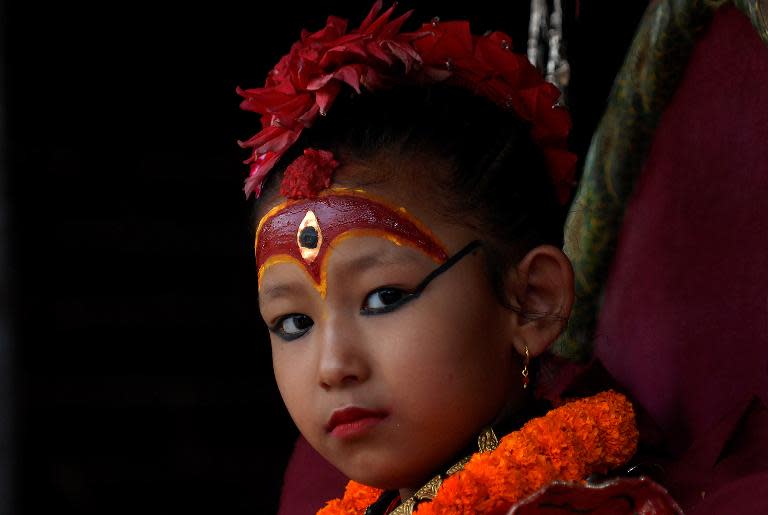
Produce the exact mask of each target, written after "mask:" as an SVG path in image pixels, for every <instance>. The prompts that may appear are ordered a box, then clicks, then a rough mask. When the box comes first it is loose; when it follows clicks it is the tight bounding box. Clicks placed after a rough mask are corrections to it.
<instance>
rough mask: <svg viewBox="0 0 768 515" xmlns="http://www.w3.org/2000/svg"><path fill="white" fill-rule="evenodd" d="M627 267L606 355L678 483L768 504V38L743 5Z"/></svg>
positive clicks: (671, 142) (714, 59)
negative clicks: (652, 427) (763, 482)
mask: <svg viewBox="0 0 768 515" xmlns="http://www.w3.org/2000/svg"><path fill="white" fill-rule="evenodd" d="M613 263H614V264H613V269H612V272H611V276H610V279H609V281H608V285H607V290H606V295H605V303H604V306H603V308H602V310H601V313H600V321H599V324H598V330H597V336H596V354H597V357H598V358H599V359H600V360H601V361H602V362H603V364H604V366H605V367H606V369H607V370H608V371H609V372H610V373H611V374H612V375H613V376H614V377H615V378H616V379H617V380H618V381H619V382H620V383H621V384H622V385H623V386H624V387H626V388H627V389H628V391H629V392H630V393H631V395H632V396H633V397H634V399H635V400H637V401H638V402H639V404H640V405H641V406H642V408H643V409H644V410H645V411H646V412H647V414H648V415H649V416H650V417H651V419H652V420H653V421H654V422H655V424H656V425H657V426H658V429H659V430H660V433H661V436H662V437H663V439H664V441H665V443H666V446H665V447H666V448H665V451H666V452H667V453H668V455H669V456H671V457H672V462H671V463H668V464H667V465H666V466H667V469H668V473H667V479H666V481H663V482H664V484H665V485H666V486H667V487H668V488H669V490H670V493H671V494H672V495H673V497H675V498H676V499H677V500H678V501H679V502H680V503H681V505H682V507H683V509H684V510H686V512H690V513H693V514H696V515H699V514H704V513H759V512H763V513H764V512H765V511H761V510H759V509H756V507H758V506H763V507H765V505H766V499H768V488H765V487H763V488H760V489H755V488H753V485H754V483H755V482H756V481H758V479H757V478H759V477H762V478H763V479H765V476H766V474H768V411H767V410H766V406H768V47H766V45H765V44H764V43H762V42H761V41H760V39H759V38H758V36H757V34H756V32H755V30H754V28H753V27H752V26H751V25H750V23H749V21H748V20H747V18H746V17H745V16H743V15H742V14H741V13H740V12H738V11H737V10H736V9H735V8H734V7H732V6H727V7H724V8H722V9H721V10H719V11H718V13H717V14H716V16H715V18H714V20H713V23H712V25H711V26H710V28H709V30H708V31H707V33H706V34H705V35H704V36H703V38H702V39H701V40H700V42H699V43H698V44H697V45H696V48H695V50H694V53H693V55H692V57H691V60H690V62H689V66H688V68H687V70H686V73H685V76H684V79H683V81H682V83H681V84H680V86H679V89H678V90H677V92H676V93H675V96H674V98H673V100H672V102H671V104H670V105H669V106H668V108H667V109H666V111H665V112H664V115H663V116H662V119H661V122H660V125H659V127H658V129H657V131H656V134H655V139H654V141H653V144H652V147H651V150H650V155H649V159H648V161H647V162H646V166H645V169H644V172H643V176H642V177H641V179H640V182H639V184H638V186H637V188H636V191H635V194H634V197H633V199H632V200H631V202H630V205H629V208H628V212H627V216H626V219H625V223H624V227H623V229H622V232H621V237H620V241H619V248H618V252H617V254H616V256H615V259H614V261H613ZM725 492H727V495H726V493H725ZM723 496H726V497H727V498H728V499H730V500H728V501H725V502H734V503H735V502H740V503H742V504H738V506H739V508H738V509H737V508H736V505H734V506H731V507H730V508H728V509H722V506H724V505H722V504H718V503H720V500H722V499H724V497H723ZM713 499H717V500H713Z"/></svg>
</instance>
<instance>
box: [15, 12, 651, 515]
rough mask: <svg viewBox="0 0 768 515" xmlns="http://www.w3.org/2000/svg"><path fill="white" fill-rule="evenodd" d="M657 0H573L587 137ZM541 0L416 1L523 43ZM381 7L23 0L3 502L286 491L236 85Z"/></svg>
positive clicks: (216, 497) (578, 111)
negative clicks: (335, 23)
mask: <svg viewBox="0 0 768 515" xmlns="http://www.w3.org/2000/svg"><path fill="white" fill-rule="evenodd" d="M645 3H646V2H644V1H638V0H633V1H632V2H613V1H609V0H582V2H580V5H579V6H578V12H577V6H576V4H575V2H566V4H565V5H566V23H567V25H566V29H567V38H568V39H567V44H568V49H567V51H568V54H569V60H570V62H571V66H572V84H571V89H570V99H569V102H570V106H571V109H572V112H573V116H574V121H575V126H574V135H573V147H574V149H575V150H576V151H578V152H579V154H580V155H582V156H583V155H584V152H585V150H586V146H587V144H588V142H589V137H590V135H591V133H592V131H593V130H594V126H595V124H596V122H597V120H598V119H599V116H600V114H601V112H602V110H603V107H604V103H605V99H606V96H607V94H608V91H609V89H610V86H611V80H612V78H613V76H614V74H615V73H616V71H617V69H618V67H619V65H620V64H621V61H622V58H623V55H624V53H625V51H626V48H627V45H628V44H629V41H630V39H631V37H632V34H633V31H634V28H635V26H636V24H637V22H638V21H639V18H640V15H641V13H642V10H643V8H644V7H645ZM528 5H529V2H527V1H524V0H510V1H508V2H498V1H495V2H492V1H483V0H475V1H473V2H464V3H462V4H461V5H456V6H453V5H452V6H448V5H446V4H445V3H444V2H437V1H418V2H416V1H410V2H402V4H401V8H402V9H403V10H404V9H406V8H409V7H416V9H417V12H416V15H415V19H416V20H417V21H418V22H421V21H425V20H428V19H430V18H431V17H432V16H435V15H439V16H440V17H441V18H442V19H444V20H447V19H451V18H458V17H464V18H469V19H470V20H471V22H472V26H473V28H474V31H475V32H484V31H485V30H488V29H501V30H505V31H507V32H509V33H511V34H512V36H513V39H514V41H515V42H516V49H517V50H521V51H524V50H525V40H526V33H527V23H528V22H527V16H528ZM501 6H505V7H501ZM368 7H369V3H368V2H360V1H356V2H353V1H350V0H348V1H341V0H337V1H328V2H323V3H319V2H318V3H306V2H302V3H296V2H260V1H256V0H253V1H251V2H243V1H237V2H226V1H225V2H219V3H207V5H206V3H192V2H190V1H186V2H182V1H177V0H173V1H165V2H149V1H146V0H138V1H133V2H128V3H121V4H116V3H107V2H102V3H101V4H92V3H83V2H77V1H54V0H41V1H36V2H30V1H20V0H16V1H6V3H5V4H4V6H3V10H4V13H3V17H2V19H3V20H4V22H3V27H2V32H3V37H4V41H3V48H4V56H3V58H4V59H3V67H4V77H3V78H4V84H3V94H4V99H3V100H4V102H3V103H4V109H5V113H4V116H5V120H4V123H5V142H4V144H5V156H4V159H5V166H4V168H3V169H4V172H5V173H4V176H3V177H0V179H1V180H3V181H4V182H5V190H6V192H5V198H4V199H2V202H3V211H4V214H5V216H7V217H10V218H9V220H10V226H9V227H10V231H5V233H4V234H3V237H4V238H5V240H6V241H5V242H3V244H5V245H6V246H7V251H6V255H7V257H8V259H9V265H8V266H6V268H5V270H3V276H2V277H0V279H2V278H3V277H4V280H5V283H6V284H7V288H6V291H5V292H4V295H5V297H6V300H8V299H10V304H9V305H8V306H9V307H8V309H7V310H6V312H4V313H3V314H2V315H3V317H7V316H8V315H9V314H10V317H11V321H12V333H11V335H12V337H13V338H12V342H13V347H12V352H8V351H3V354H0V360H5V363H9V362H10V363H11V366H10V367H4V370H5V371H6V372H8V371H10V375H7V376H6V377H4V381H5V382H6V384H11V385H12V390H11V392H12V394H11V400H12V404H11V405H10V409H9V410H4V411H6V412H7V413H6V414H3V415H2V416H4V417H5V419H4V420H2V422H1V423H2V425H3V427H4V428H5V429H6V430H7V429H8V428H11V429H12V431H13V432H12V435H13V439H12V444H13V445H12V448H13V454H12V458H13V466H12V469H11V472H12V478H13V483H12V491H13V498H12V499H10V498H9V499H5V500H4V501H3V502H0V509H2V506H3V505H5V506H7V505H8V504H7V502H8V501H12V502H13V505H12V506H13V507H12V508H11V509H12V512H13V513H14V514H17V513H18V514H49V513H56V514H58V515H67V514H129V513H131V514H136V513H141V514H142V515H154V514H181V513H184V514H189V515H193V514H203V513H206V514H211V513H216V514H218V513H227V514H246V513H250V514H254V513H274V512H275V510H276V507H277V502H278V498H279V485H280V481H281V476H282V473H283V469H284V467H285V462H286V460H287V457H288V455H289V453H290V450H291V445H292V442H293V441H294V439H295V437H296V436H297V433H296V430H295V428H294V427H293V425H292V423H291V421H290V419H289V418H288V415H287V413H286V411H285V409H284V408H283V407H282V402H281V400H280V397H279V393H278V392H277V389H276V388H275V386H274V381H273V378H272V370H271V362H270V355H269V347H268V344H267V342H266V340H265V330H264V328H263V327H262V325H261V322H260V317H259V315H258V308H257V305H256V274H255V266H254V262H253V257H252V241H251V234H250V228H249V226H248V224H249V210H250V205H249V203H247V202H246V201H245V200H244V198H243V195H242V191H241V187H242V181H243V180H244V178H245V174H246V172H247V167H246V166H245V165H243V164H241V161H242V160H243V159H245V158H246V157H247V152H246V151H244V150H241V149H240V148H239V147H238V146H237V145H236V140H238V139H246V138H247V137H249V136H250V135H252V134H253V133H255V132H256V131H257V130H258V117H257V116H256V115H254V114H252V113H246V112H244V111H240V110H239V108H238V104H239V97H238V96H237V95H236V94H235V87H236V86H238V85H239V86H242V87H257V86H260V85H261V84H262V83H263V79H264V77H265V75H266V72H267V71H268V70H269V68H271V66H272V65H274V63H275V62H277V59H278V58H279V56H280V55H282V54H283V53H285V52H286V51H287V50H288V48H289V46H290V44H291V43H292V42H293V41H295V40H296V39H297V37H298V34H299V31H300V29H301V28H302V27H307V28H310V29H311V30H317V29H319V28H321V27H322V25H323V23H324V20H325V17H326V15H327V14H330V13H334V14H338V15H340V16H342V17H347V18H350V19H351V23H352V26H356V25H357V24H358V23H359V22H360V21H361V20H362V18H363V17H364V16H365V14H366V12H367V10H368ZM0 284H2V282H0ZM3 305H4V306H6V305H5V304H3ZM8 360H11V361H8ZM2 402H3V399H0V403H2ZM8 413H10V414H12V415H13V417H12V418H9V417H8V416H7V415H8ZM0 492H2V490H1V489H0ZM4 503H5V504H4Z"/></svg>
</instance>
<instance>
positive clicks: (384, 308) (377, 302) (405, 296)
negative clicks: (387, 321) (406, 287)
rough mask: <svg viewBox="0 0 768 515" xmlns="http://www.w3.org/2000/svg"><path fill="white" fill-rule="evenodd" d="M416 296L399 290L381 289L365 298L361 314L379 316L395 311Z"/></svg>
mask: <svg viewBox="0 0 768 515" xmlns="http://www.w3.org/2000/svg"><path fill="white" fill-rule="evenodd" d="M413 298H414V295H413V294H412V293H409V292H407V291H403V290H400V289H398V288H379V289H378V290H374V291H373V292H371V293H370V294H368V296H367V297H366V298H365V302H363V307H362V308H360V313H362V314H363V315H379V314H382V313H389V312H390V311H394V310H396V309H397V308H399V307H400V306H402V305H403V304H405V303H406V302H408V301H409V300H412V299H413Z"/></svg>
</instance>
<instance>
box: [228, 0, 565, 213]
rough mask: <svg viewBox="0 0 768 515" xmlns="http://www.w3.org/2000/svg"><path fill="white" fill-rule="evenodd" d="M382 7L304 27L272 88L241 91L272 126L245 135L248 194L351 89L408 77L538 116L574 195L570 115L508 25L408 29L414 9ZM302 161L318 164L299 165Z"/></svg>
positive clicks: (555, 170) (558, 178)
mask: <svg viewBox="0 0 768 515" xmlns="http://www.w3.org/2000/svg"><path fill="white" fill-rule="evenodd" d="M381 9H382V0H377V1H376V2H375V3H374V5H373V7H372V8H371V10H370V12H369V13H368V16H367V17H366V18H365V20H363V22H362V24H361V25H360V27H359V28H357V29H353V30H347V21H346V20H343V19H341V18H338V17H335V16H330V17H329V18H328V20H327V23H326V26H325V27H324V28H322V29H321V30H319V31H317V32H313V33H310V32H308V31H306V30H304V31H302V33H301V39H300V40H299V41H297V42H296V43H294V44H293V46H292V47H291V50H290V52H289V53H288V54H287V55H285V56H283V57H282V59H280V61H279V62H278V63H277V65H276V66H275V67H274V68H273V69H272V70H271V71H270V72H269V75H268V77H267V80H266V83H265V85H264V87H261V88H254V89H246V90H242V89H240V88H238V89H237V92H238V93H239V94H240V95H241V96H242V97H244V100H243V101H242V103H241V107H242V108H243V109H245V110H248V111H253V112H256V113H259V114H260V115H261V124H262V130H261V131H260V132H259V133H257V134H256V135H255V136H253V137H252V138H250V139H248V140H247V141H244V142H240V145H241V146H242V147H244V148H250V149H252V154H251V157H250V158H249V159H248V160H247V161H246V163H247V164H249V165H250V174H249V177H248V179H247V180H246V182H245V188H244V191H245V194H246V197H249V196H250V195H251V194H255V195H256V197H258V196H259V195H260V194H261V188H262V185H263V183H264V181H265V179H266V177H267V176H268V174H269V173H270V171H271V170H272V169H273V167H274V166H275V164H276V163H277V162H278V160H279V159H280V158H281V157H282V156H283V155H284V154H285V152H286V151H287V150H288V149H289V148H290V147H291V146H292V145H293V144H294V143H295V142H296V141H297V140H298V139H299V136H301V133H302V131H303V130H304V129H306V128H308V127H311V126H312V124H313V122H314V121H315V120H316V119H317V117H318V116H324V115H326V114H327V113H328V111H329V109H330V108H331V106H332V104H333V101H334V100H335V99H336V97H337V95H338V94H339V92H340V91H342V88H345V87H351V88H352V89H354V90H355V91H356V92H357V93H361V92H362V90H363V89H367V90H370V91H375V90H378V89H383V88H386V87H390V86H392V85H395V84H398V83H406V82H415V83H423V84H431V83H436V82H444V81H445V82H447V83H451V84H454V85H456V86H458V87H462V88H466V89H470V90H472V91H474V92H475V93H476V94H478V95H481V96H484V97H486V98H488V99H490V100H492V101H494V102H495V103H497V104H498V105H499V106H501V107H502V108H504V109H510V110H512V111H514V112H515V113H516V114H517V115H518V116H519V117H520V118H522V119H524V120H526V121H529V122H530V123H531V126H532V129H531V130H532V133H531V135H532V139H533V140H534V141H535V142H536V143H537V144H538V145H539V146H540V147H541V149H542V151H543V153H544V156H545V158H546V160H547V164H548V165H549V168H550V172H551V176H552V180H553V182H554V184H555V186H556V187H557V191H558V195H559V197H560V200H561V202H563V203H565V202H567V200H568V198H569V197H570V192H571V189H572V185H573V177H574V173H575V165H576V156H575V155H574V154H572V153H570V152H568V150H567V148H566V142H567V137H568V132H569V131H570V127H571V121H570V116H569V114H568V112H567V111H565V110H564V109H561V108H560V107H558V106H557V100H558V99H559V97H560V92H559V90H558V89H557V87H555V86H554V85H553V84H550V83H547V82H545V81H544V79H543V78H542V77H541V75H540V74H539V72H538V71H537V70H536V68H535V67H534V66H533V65H531V64H530V63H529V62H528V60H527V59H526V58H525V56H523V55H520V54H515V53H513V52H511V51H510V50H509V48H510V45H511V40H510V38H509V36H507V35H506V34H504V33H502V32H493V33H490V34H487V35H485V36H476V35H473V34H472V33H471V32H470V30H469V23H468V22H466V21H452V22H438V21H437V20H433V21H432V22H430V23H425V24H424V25H422V27H421V28H420V29H419V30H417V31H415V32H400V29H401V27H402V25H403V23H404V22H405V21H406V20H407V19H408V18H409V17H410V15H411V13H412V11H408V12H406V13H405V14H403V15H401V16H399V17H397V18H395V19H391V17H392V14H393V12H394V9H395V5H393V6H392V7H390V8H389V9H387V10H386V11H384V12H383V13H382V14H379V13H380V11H381ZM302 157H307V156H306V155H304V156H301V157H299V159H302ZM298 169H299V170H309V167H307V166H305V165H299V168H298ZM320 169H322V170H324V172H323V173H325V170H327V168H325V167H319V168H318V170H320ZM298 175H299V174H298V172H296V173H295V174H292V179H290V182H291V183H292V184H297V183H298V181H299V179H298ZM324 180H325V179H323V181H324ZM302 181H303V182H306V183H307V184H309V183H315V182H316V181H314V179H312V180H310V179H304V180H302ZM286 188H288V189H289V190H292V189H293V186H290V185H289V186H286ZM307 191H310V190H307Z"/></svg>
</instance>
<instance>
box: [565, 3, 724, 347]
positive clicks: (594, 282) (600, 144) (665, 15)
mask: <svg viewBox="0 0 768 515" xmlns="http://www.w3.org/2000/svg"><path fill="white" fill-rule="evenodd" d="M723 3H725V2H724V1H716V2H714V1H704V0H658V1H656V2H654V3H652V4H651V5H650V6H649V7H648V9H647V10H646V12H645V14H644V16H643V19H642V21H641V23H640V26H639V28H638V31H637V33H636V34H635V38H634V40H633V42H632V45H631V47H630V49H629V52H628V53H627V57H626V59H625V61H624V64H623V65H622V68H621V70H620V71H619V73H618V75H617V77H616V80H615V82H614V85H613V89H612V91H611V95H610V97H609V100H608V106H607V109H606V112H605V114H604V115H603V118H602V119H601V121H600V124H599V125H598V128H597V130H596V131H595V134H594V136H593V138H592V142H591V144H590V148H589V151H588V153H587V156H586V159H585V163H584V170H583V173H582V179H581V182H580V184H579V188H578V190H577V192H576V196H575V199H574V202H573V206H572V208H571V212H570V215H569V217H568V220H567V222H566V229H565V253H566V254H567V255H568V256H569V257H570V259H571V261H572V262H573V265H574V270H575V274H576V303H575V305H574V309H573V313H572V316H571V319H570V321H569V323H568V328H567V329H566V331H565V332H564V334H563V335H562V336H561V337H560V338H559V339H558V341H557V342H555V344H554V346H553V347H552V352H553V353H554V354H556V355H558V356H561V357H564V358H567V359H571V360H574V361H584V360H586V359H588V358H589V357H590V356H591V353H592V340H593V332H594V328H595V325H596V321H597V314H598V312H599V308H600V304H601V300H602V293H603V286H604V285H605V283H606V280H607V276H608V272H609V269H610V264H611V261H612V260H613V255H614V252H615V249H616V243H617V239H618V233H619V230H620V229H621V225H622V221H623V218H624V210H625V208H626V206H627V202H628V199H629V197H630V194H631V193H632V190H633V187H634V184H635V180H636V179H637V177H638V176H639V175H640V172H641V170H642V167H643V163H644V161H645V158H646V155H647V153H648V149H649V147H650V143H651V141H652V137H653V133H654V131H655V129H656V125H657V123H658V121H659V118H660V116H661V113H662V112H663V111H664V108H665V107H666V105H667V103H668V102H669V100H670V98H671V97H672V94H673V93H674V91H675V89H676V87H677V84H678V83H679V81H680V78H681V77H682V75H683V72H684V71H685V67H686V64H687V62H688V58H689V56H690V54H691V50H692V49H693V47H694V44H695V42H696V40H697V38H698V36H699V35H700V34H701V32H702V31H703V29H705V28H706V27H707V26H708V24H709V21H710V20H711V18H712V14H713V12H714V11H715V10H716V9H717V8H718V7H719V6H720V5H722V4H723Z"/></svg>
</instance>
